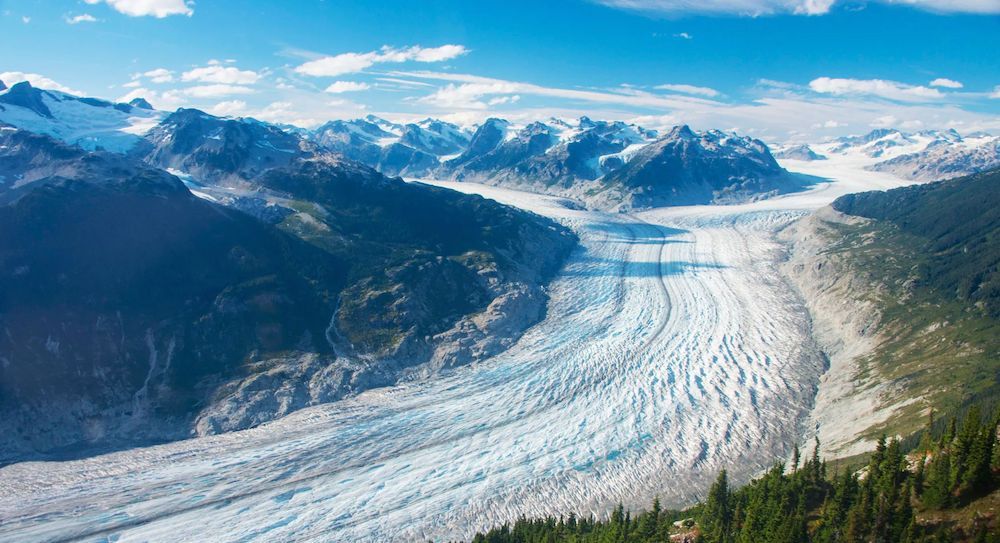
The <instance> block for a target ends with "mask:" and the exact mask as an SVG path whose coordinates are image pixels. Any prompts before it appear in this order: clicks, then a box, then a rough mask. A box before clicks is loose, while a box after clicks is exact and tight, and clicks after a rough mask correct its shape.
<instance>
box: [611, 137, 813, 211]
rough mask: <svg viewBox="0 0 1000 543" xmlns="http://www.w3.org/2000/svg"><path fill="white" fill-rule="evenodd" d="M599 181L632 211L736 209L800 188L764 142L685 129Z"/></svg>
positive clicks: (662, 140)
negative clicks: (710, 205)
mask: <svg viewBox="0 0 1000 543" xmlns="http://www.w3.org/2000/svg"><path fill="white" fill-rule="evenodd" d="M601 181H602V183H603V184H604V185H605V186H607V187H609V188H611V189H613V190H615V191H617V192H619V193H621V196H620V198H621V200H622V201H623V202H624V203H626V204H627V205H629V206H631V207H659V206H664V205H688V204H707V203H715V204H727V203H738V202H745V201H752V200H756V199H760V198H766V197H768V196H773V195H776V194H780V193H784V192H792V191H795V190H801V188H802V187H803V185H804V184H803V182H802V181H800V180H798V179H797V178H796V177H794V176H792V175H791V174H789V173H788V172H787V171H785V169H784V168H782V167H781V166H779V165H778V163H777V162H775V160H774V157H772V156H771V153H770V152H769V150H768V148H767V146H766V145H765V144H764V143H763V142H761V141H759V140H754V139H751V138H746V137H740V136H734V135H731V134H725V133H722V132H719V131H717V130H711V131H708V132H703V133H695V132H693V131H692V130H691V129H690V128H688V127H687V126H680V127H675V128H674V129H673V130H671V131H670V132H669V133H668V134H667V135H666V136H664V137H663V138H661V139H659V140H657V141H656V142H655V143H652V144H650V145H647V146H645V147H643V148H642V149H640V150H639V151H638V152H636V154H635V156H633V157H632V158H631V160H629V161H628V162H627V163H625V164H624V165H623V166H621V167H620V168H619V169H617V170H614V171H612V172H611V173H609V174H608V175H606V176H604V177H603V178H602V179H601ZM616 199H617V198H616Z"/></svg>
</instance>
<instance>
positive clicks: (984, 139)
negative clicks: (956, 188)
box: [818, 128, 1000, 181]
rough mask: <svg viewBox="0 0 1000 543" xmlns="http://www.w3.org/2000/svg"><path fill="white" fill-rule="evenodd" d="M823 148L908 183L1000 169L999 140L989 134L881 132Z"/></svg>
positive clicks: (937, 131) (889, 130)
mask: <svg viewBox="0 0 1000 543" xmlns="http://www.w3.org/2000/svg"><path fill="white" fill-rule="evenodd" d="M818 147H820V148H821V149H822V150H823V151H824V152H826V153H829V154H839V155H842V156H844V157H848V158H852V159H853V160H855V161H857V162H859V163H861V164H864V166H865V167H866V168H867V169H870V170H873V171H880V172H888V173H892V174H894V175H897V176H899V177H902V178H905V179H912V180H916V181H935V180H940V179H948V178H952V177H959V176H962V175H968V174H972V173H978V172H982V171H985V170H989V169H991V168H995V167H997V166H1000V137H997V136H992V135H990V134H986V133H976V134H970V135H968V136H962V135H961V134H959V133H958V132H957V131H956V130H954V129H949V130H940V131H939V130H924V131H920V132H913V133H906V132H901V131H899V130H895V129H888V128H880V129H877V130H873V131H871V132H869V133H867V134H864V135H861V136H848V137H843V138H838V139H837V140H835V141H833V142H830V143H828V144H825V145H823V146H818Z"/></svg>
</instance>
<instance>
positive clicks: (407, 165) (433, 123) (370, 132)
mask: <svg viewBox="0 0 1000 543" xmlns="http://www.w3.org/2000/svg"><path fill="white" fill-rule="evenodd" d="M311 139H312V140H313V141H315V142H317V143H318V144H320V145H322V146H324V147H326V148H328V149H330V150H332V151H335V152H338V153H340V154H342V155H344V156H346V157H348V158H351V159H353V160H357V161H359V162H363V163H365V164H368V165H369V166H372V167H374V168H376V169H378V170H379V171H380V172H382V173H384V174H386V175H406V176H416V177H419V176H424V175H427V174H428V173H429V172H431V171H433V170H435V169H436V168H437V167H438V166H439V165H440V162H441V158H442V157H446V156H448V155H453V154H455V153H459V152H461V151H462V150H463V149H464V148H465V147H466V146H467V145H468V143H469V134H467V133H466V132H465V131H463V130H462V129H461V128H459V127H458V126H456V125H453V124H450V123H446V122H443V121H437V120H434V119H426V120H424V121H420V122H419V123H409V124H405V125H401V124H396V123H392V122H390V121H387V120H385V119H381V118H379V117H376V116H374V115H368V116H367V117H365V118H364V119H354V120H350V121H343V120H337V121H330V122H328V123H326V124H324V125H322V126H320V127H319V128H317V129H316V130H314V131H313V132H312V134H311Z"/></svg>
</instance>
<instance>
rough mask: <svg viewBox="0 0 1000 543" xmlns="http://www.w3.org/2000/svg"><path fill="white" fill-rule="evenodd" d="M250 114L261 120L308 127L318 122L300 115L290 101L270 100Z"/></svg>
mask: <svg viewBox="0 0 1000 543" xmlns="http://www.w3.org/2000/svg"><path fill="white" fill-rule="evenodd" d="M250 115H251V116H252V117H254V118H256V119H260V120H262V121H267V122H271V123H281V124H293V125H295V126H301V127H304V128H310V127H314V126H317V125H319V124H320V121H318V120H316V119H313V118H311V117H307V116H304V115H302V114H301V113H300V112H299V111H298V110H296V109H295V107H294V106H293V105H292V103H291V102H271V103H270V104H268V105H267V106H265V107H264V108H263V109H260V110H257V111H254V112H251V113H250Z"/></svg>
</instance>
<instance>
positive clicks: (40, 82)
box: [0, 72, 83, 96]
mask: <svg viewBox="0 0 1000 543" xmlns="http://www.w3.org/2000/svg"><path fill="white" fill-rule="evenodd" d="M0 81H3V82H4V83H5V84H6V85H7V86H8V87H9V86H12V85H13V84H14V83H20V82H22V81H27V82H28V83H31V86H32V87H38V88H40V89H51V90H57V91H59V92H65V93H66V94H75V95H77V96H82V95H83V91H78V90H75V89H72V88H70V87H67V86H66V85H61V84H59V83H57V82H56V81H53V80H52V79H49V78H48V77H45V76H44V75H41V74H33V73H27V72H3V73H0Z"/></svg>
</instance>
